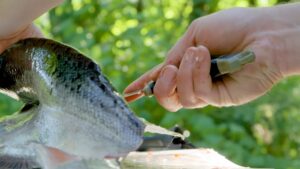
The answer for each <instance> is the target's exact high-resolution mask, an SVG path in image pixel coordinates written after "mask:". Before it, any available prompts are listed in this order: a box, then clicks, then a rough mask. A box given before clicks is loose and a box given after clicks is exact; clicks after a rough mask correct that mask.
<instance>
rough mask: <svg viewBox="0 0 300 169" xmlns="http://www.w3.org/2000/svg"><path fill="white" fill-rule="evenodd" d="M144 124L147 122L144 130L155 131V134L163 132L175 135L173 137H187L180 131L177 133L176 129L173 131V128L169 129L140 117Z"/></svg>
mask: <svg viewBox="0 0 300 169" xmlns="http://www.w3.org/2000/svg"><path fill="white" fill-rule="evenodd" d="M139 119H140V120H141V121H142V122H143V123H144V124H145V126H146V127H145V129H144V132H149V133H153V134H163V135H169V136H173V137H180V138H181V139H185V136H184V135H182V134H180V133H177V132H174V131H171V130H168V129H165V128H163V127H160V126H158V125H155V124H153V123H150V122H148V121H147V120H145V119H143V118H139Z"/></svg>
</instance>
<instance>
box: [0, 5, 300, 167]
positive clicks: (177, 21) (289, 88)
mask: <svg viewBox="0 0 300 169" xmlns="http://www.w3.org/2000/svg"><path fill="white" fill-rule="evenodd" d="M285 2H288V0H176V1H174V0H126V1H124V0H72V1H71V0H65V2H64V3H63V4H62V5H60V6H59V7H57V8H55V9H53V10H51V11H50V12H48V13H46V14H45V15H43V16H41V17H40V18H39V19H37V20H36V24H37V25H38V26H39V27H40V28H41V30H42V31H43V33H44V34H45V36H46V37H49V38H53V39H55V40H58V41H61V42H64V43H67V44H69V45H71V46H73V47H76V48H77V49H79V50H80V51H81V52H83V53H85V54H86V55H87V56H88V57H90V58H92V59H93V60H94V61H96V62H97V63H98V64H99V65H100V66H101V68H102V70H103V71H104V73H105V74H106V75H107V77H108V79H109V80H110V81H111V82H112V84H113V85H114V86H115V87H116V89H117V90H118V91H119V92H120V93H121V92H122V91H123V89H124V88H125V87H126V85H128V84H129V83H130V82H132V81H133V80H134V79H135V78H137V77H139V75H141V74H142V73H144V72H145V71H147V70H148V69H150V68H152V67H153V66H155V65H157V64H159V63H161V62H162V61H163V60H164V58H165V56H166V53H167V51H168V50H169V49H170V48H171V46H172V45H173V44H174V43H175V42H176V41H177V39H178V38H179V37H180V36H181V35H182V34H183V33H184V32H185V30H186V29H187V27H188V25H189V24H190V23H191V21H192V20H193V19H195V18H197V17H200V16H203V15H207V14H210V13H213V12H216V11H219V10H223V9H228V8H232V7H264V6H273V5H276V4H278V3H285ZM21 106H22V103H20V102H17V101H14V100H12V99H10V98H8V97H6V96H3V95H0V113H1V116H4V115H7V114H12V113H13V112H16V111H17V110H18V109H19V108H20V107H21ZM130 107H131V108H132V110H133V111H134V112H135V113H136V114H137V115H139V116H141V117H144V118H146V119H147V120H148V121H150V122H153V123H156V124H159V125H161V126H163V127H166V128H170V127H173V126H174V125H175V124H178V125H180V126H182V127H184V128H186V129H188V130H189V131H190V132H191V137H190V139H191V141H192V142H193V143H194V144H196V145H197V146H198V147H206V148H213V149H215V150H216V151H218V152H219V153H221V154H223V155H225V156H226V157H227V158H228V159H230V160H232V161H234V162H236V163H238V164H240V165H243V166H251V167H272V168H285V169H292V168H294V169H296V168H300V79H299V77H291V78H289V79H286V80H284V81H282V82H281V83H279V84H278V85H276V86H275V87H274V88H273V89H272V90H271V91H270V92H268V93H267V94H266V95H265V96H263V97H261V98H260V99H258V100H256V101H253V102H251V103H248V104H246V105H243V106H238V107H229V108H215V107H206V108H203V109H195V110H181V111H179V112H176V113H170V112H168V111H166V110H164V109H163V108H161V107H160V106H159V105H158V104H157V103H156V101H155V98H150V99H149V98H144V99H141V100H139V101H137V102H135V103H132V104H130Z"/></svg>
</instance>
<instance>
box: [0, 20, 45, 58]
mask: <svg viewBox="0 0 300 169" xmlns="http://www.w3.org/2000/svg"><path fill="white" fill-rule="evenodd" d="M29 37H42V33H41V32H40V30H39V29H38V28H37V27H36V26H34V25H33V24H30V25H29V26H27V27H26V28H24V29H21V30H18V31H17V32H12V33H11V34H9V35H7V36H4V37H1V38H0V53H2V52H3V51H4V50H5V49H6V48H7V47H9V46H10V45H12V44H13V43H15V42H17V41H19V40H21V39H25V38H29Z"/></svg>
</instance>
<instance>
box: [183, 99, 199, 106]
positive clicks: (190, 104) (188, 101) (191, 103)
mask: <svg viewBox="0 0 300 169" xmlns="http://www.w3.org/2000/svg"><path fill="white" fill-rule="evenodd" d="M180 103H181V105H182V106H183V107H184V108H193V107H195V106H196V105H197V103H196V102H195V101H193V100H187V99H180Z"/></svg>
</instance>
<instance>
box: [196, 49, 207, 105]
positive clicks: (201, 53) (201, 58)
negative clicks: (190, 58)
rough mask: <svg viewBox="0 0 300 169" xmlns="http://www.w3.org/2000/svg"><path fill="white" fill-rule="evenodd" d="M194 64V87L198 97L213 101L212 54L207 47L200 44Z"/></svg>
mask: <svg viewBox="0 0 300 169" xmlns="http://www.w3.org/2000/svg"><path fill="white" fill-rule="evenodd" d="M197 49H198V54H197V55H196V57H195V64H194V65H193V73H192V74H193V77H192V81H193V87H194V92H195V95H196V97H197V98H199V99H201V100H203V101H205V102H206V103H211V102H212V99H211V95H212V94H211V91H212V79H211V76H210V62H211V58H210V54H209V51H208V49H207V48H206V47H204V46H199V47H198V48H197Z"/></svg>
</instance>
